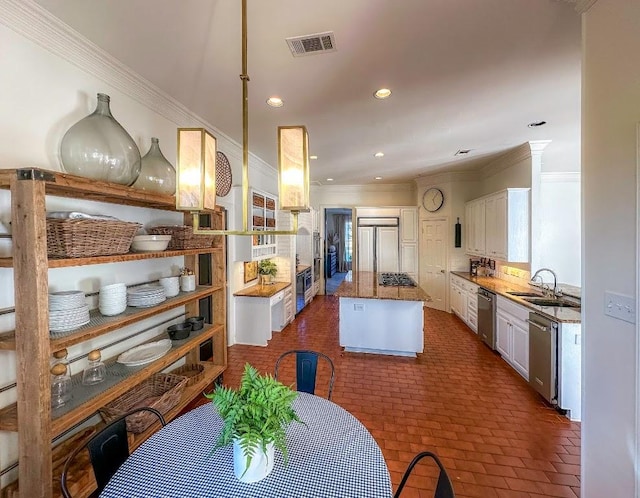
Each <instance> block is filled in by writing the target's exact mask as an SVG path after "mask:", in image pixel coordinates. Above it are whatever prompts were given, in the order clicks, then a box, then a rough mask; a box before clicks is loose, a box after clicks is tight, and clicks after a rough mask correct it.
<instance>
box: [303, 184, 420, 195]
mask: <svg viewBox="0 0 640 498" xmlns="http://www.w3.org/2000/svg"><path fill="white" fill-rule="evenodd" d="M311 190H312V191H323V190H324V191H331V192H337V193H344V194H351V193H356V192H406V191H407V190H411V191H415V185H414V184H413V183H383V184H379V185H371V184H366V185H311Z"/></svg>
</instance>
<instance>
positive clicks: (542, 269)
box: [531, 268, 561, 297]
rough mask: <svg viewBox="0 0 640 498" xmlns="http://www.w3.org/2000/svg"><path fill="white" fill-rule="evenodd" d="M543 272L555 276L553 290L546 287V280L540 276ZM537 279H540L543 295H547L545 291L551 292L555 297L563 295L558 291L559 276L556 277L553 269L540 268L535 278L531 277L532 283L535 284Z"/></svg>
mask: <svg viewBox="0 0 640 498" xmlns="http://www.w3.org/2000/svg"><path fill="white" fill-rule="evenodd" d="M543 271H548V272H549V273H551V275H553V289H551V288H550V287H549V286H548V285H546V284H545V283H544V280H543V279H542V277H541V276H540V273H541V272H543ZM536 278H539V279H540V283H541V284H542V293H543V294H544V293H545V290H547V291H549V292H551V293H552V295H553V297H559V296H560V295H561V292H560V290H559V289H558V276H557V275H556V272H554V271H553V270H552V269H550V268H540V269H539V270H538V271H537V272H535V273H534V274H533V277H531V282H534V281H535V280H536Z"/></svg>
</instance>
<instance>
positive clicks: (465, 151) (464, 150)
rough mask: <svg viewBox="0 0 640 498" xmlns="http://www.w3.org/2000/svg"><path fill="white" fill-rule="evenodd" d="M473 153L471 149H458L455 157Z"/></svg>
mask: <svg viewBox="0 0 640 498" xmlns="http://www.w3.org/2000/svg"><path fill="white" fill-rule="evenodd" d="M469 152H471V149H458V152H456V153H455V154H454V156H463V155H465V154H468V153H469Z"/></svg>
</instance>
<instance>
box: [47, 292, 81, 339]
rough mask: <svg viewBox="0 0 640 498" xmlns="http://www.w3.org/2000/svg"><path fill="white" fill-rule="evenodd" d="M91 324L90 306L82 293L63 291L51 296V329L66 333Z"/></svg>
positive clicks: (53, 293)
mask: <svg viewBox="0 0 640 498" xmlns="http://www.w3.org/2000/svg"><path fill="white" fill-rule="evenodd" d="M87 323H89V306H88V305H87V303H86V302H85V299H84V292H82V291H62V292H52V293H50V294H49V329H50V330H51V331H52V332H65V331H68V330H73V329H77V328H78V327H82V326H83V325H86V324H87Z"/></svg>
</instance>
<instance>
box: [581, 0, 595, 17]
mask: <svg viewBox="0 0 640 498" xmlns="http://www.w3.org/2000/svg"><path fill="white" fill-rule="evenodd" d="M597 1H598V0H577V1H576V12H578V13H579V14H584V13H585V12H586V11H588V10H589V9H590V8H591V7H593V5H594V4H595V3H596V2H597Z"/></svg>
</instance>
